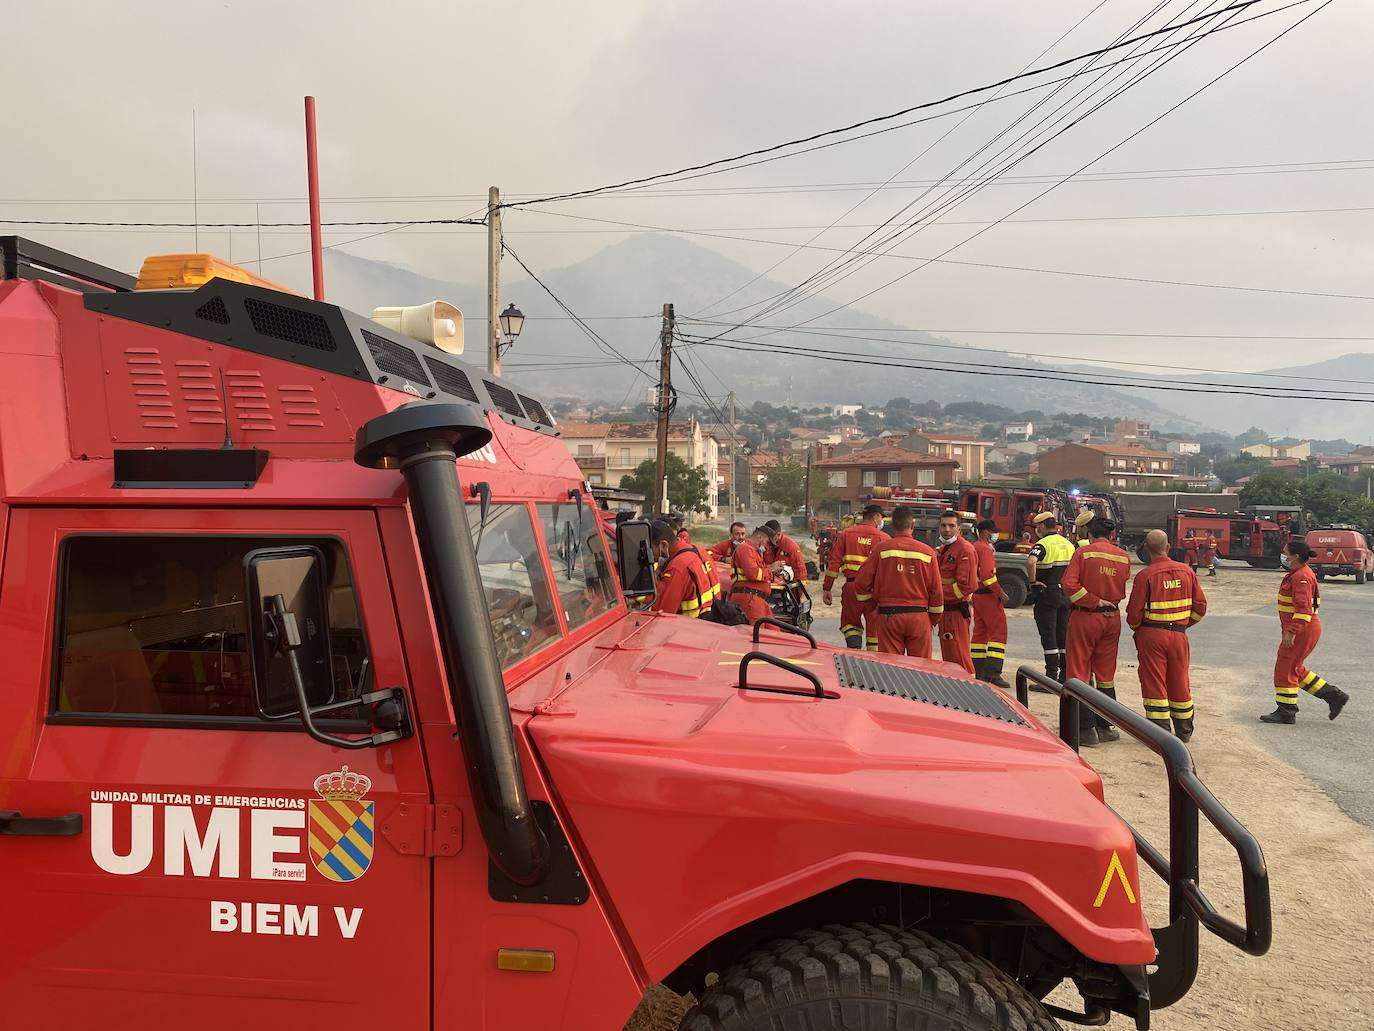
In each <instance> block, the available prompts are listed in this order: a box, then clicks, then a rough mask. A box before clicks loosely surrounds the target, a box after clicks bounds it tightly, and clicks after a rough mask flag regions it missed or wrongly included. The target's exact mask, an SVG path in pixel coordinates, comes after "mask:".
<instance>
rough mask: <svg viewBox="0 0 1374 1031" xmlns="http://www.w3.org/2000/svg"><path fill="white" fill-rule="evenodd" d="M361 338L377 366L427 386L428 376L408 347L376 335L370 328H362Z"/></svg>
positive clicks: (389, 372)
mask: <svg viewBox="0 0 1374 1031" xmlns="http://www.w3.org/2000/svg"><path fill="white" fill-rule="evenodd" d="M362 333H363V340H364V341H366V342H367V349H368V351H370V352H371V353H372V360H373V361H374V362H376V363H377V368H379V369H381V370H382V371H383V372H385V373H388V374H389V375H392V376H404V377H405V378H406V379H408V380H410V381H411V382H412V383H418V384H421V385H422V386H426V387H427V386H429V377H428V376H426V375H425V370H424V368H423V367H422V366H421V365H420V358H419V356H418V355H417V354H416V353H415V352H414V351H412V350H411V349H410V348H409V347H405V346H404V345H402V344H398V343H396V342H395V341H394V340H388V339H387V338H386V337H383V336H378V335H377V334H376V333H373V332H371V331H370V330H366V329H365V330H363V331H362Z"/></svg>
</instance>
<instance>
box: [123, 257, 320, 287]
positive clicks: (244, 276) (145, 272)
mask: <svg viewBox="0 0 1374 1031" xmlns="http://www.w3.org/2000/svg"><path fill="white" fill-rule="evenodd" d="M212 279H232V280H233V281H234V282H236V283H248V284H249V285H251V286H263V287H266V288H267V289H269V290H276V291H278V292H280V293H286V294H294V293H295V292H296V291H294V290H289V289H287V288H286V287H284V286H282V285H280V284H279V283H274V282H272V281H271V280H270V279H263V278H262V277H261V276H255V275H253V273H251V272H249V271H248V270H247V269H244V268H240V267H239V266H237V265H231V264H230V263H229V262H227V261H224V260H223V259H220V258H216V257H215V256H214V255H213V254H154V255H153V256H151V257H148V258H145V259H143V267H142V268H141V269H139V270H138V285H137V286H135V287H134V289H135V290H194V289H195V288H196V287H198V286H204V285H205V284H206V283H208V282H210V280H212Z"/></svg>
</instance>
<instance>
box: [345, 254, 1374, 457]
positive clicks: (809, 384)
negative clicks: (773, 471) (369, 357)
mask: <svg viewBox="0 0 1374 1031" xmlns="http://www.w3.org/2000/svg"><path fill="white" fill-rule="evenodd" d="M325 255H326V265H327V268H328V276H329V282H330V296H331V299H336V300H339V301H340V302H341V303H343V304H344V305H345V306H346V307H350V308H353V309H355V310H358V311H361V312H364V313H365V312H369V311H371V310H372V308H373V307H376V306H380V305H384V304H420V303H424V302H426V301H430V300H434V299H435V298H442V299H444V300H448V301H451V302H453V303H454V304H456V305H457V306H458V307H459V308H460V309H461V310H462V311H463V312H464V313H465V315H467V316H469V317H468V318H467V322H468V326H467V340H468V346H469V347H470V348H472V351H470V352H469V356H470V358H471V359H472V360H474V361H476V362H477V363H479V364H481V363H482V360H483V356H482V355H481V353H480V351H481V350H482V346H483V343H482V342H483V340H484V339H485V337H484V329H485V317H484V310H485V304H486V299H485V287H484V286H483V285H479V284H472V283H463V282H459V281H449V280H442V279H437V278H434V277H431V276H426V275H423V274H421V273H418V272H415V271H413V270H410V269H407V268H404V267H403V266H400V265H395V264H391V263H386V262H378V261H373V260H371V259H366V258H360V257H357V256H354V255H350V254H347V253H344V252H340V251H326V252H325ZM513 265H514V263H513V262H510V261H508V262H506V265H505V269H504V270H503V271H504V272H505V273H506V275H505V276H504V277H503V278H504V282H503V291H502V293H503V297H502V303H503V304H505V303H509V302H511V301H515V303H516V304H517V305H518V307H520V308H521V309H522V310H523V311H524V313H525V315H526V317H527V321H526V323H525V329H524V332H523V334H522V335H521V337H520V339H519V340H518V341H517V342H516V345H515V347H514V348H512V349H511V351H510V352H508V353H507V355H506V359H505V361H506V366H507V370H508V372H507V374H508V375H510V376H511V377H512V378H515V379H518V380H520V381H521V382H523V383H528V384H529V385H530V386H531V388H532V389H538V390H540V391H542V392H544V393H545V394H546V395H547V396H548V397H550V398H552V399H580V400H596V399H604V400H609V401H617V400H619V399H621V398H623V397H625V396H627V394H630V395H632V396H635V397H636V398H637V397H639V396H640V395H637V394H634V388H633V387H631V389H630V391H628V392H627V390H626V387H627V386H630V384H629V380H628V379H627V377H626V376H625V375H624V374H623V371H622V370H621V369H620V368H617V367H615V366H611V365H606V366H596V367H587V363H588V362H590V361H595V362H601V361H609V360H611V357H612V356H611V355H610V354H609V352H607V351H606V349H605V348H604V347H603V346H602V345H601V344H600V343H597V342H594V341H593V340H591V339H589V338H588V336H586V335H584V334H583V333H582V332H581V331H580V330H579V329H577V328H576V327H575V326H574V324H573V323H572V322H571V321H570V320H567V319H566V317H565V316H564V313H563V312H562V311H561V310H560V309H559V307H558V306H557V305H556V303H555V302H554V301H552V300H551V299H550V298H549V297H548V295H547V294H545V293H544V291H543V290H542V289H540V287H539V286H538V285H537V284H536V283H534V282H532V281H530V280H529V279H528V278H525V277H523V276H522V275H518V274H513V273H512V272H511V268H512V266H513ZM517 268H518V266H517ZM539 275H540V278H541V279H542V280H543V281H544V282H545V283H546V284H547V285H548V287H549V289H550V290H552V291H553V292H554V293H555V294H557V295H558V296H559V297H560V298H561V299H562V300H563V301H564V302H565V303H566V304H567V305H568V306H569V308H571V309H572V310H573V311H575V312H577V313H579V315H582V316H583V317H584V318H587V319H588V321H589V324H590V325H591V326H592V327H593V328H594V329H595V330H596V332H597V333H598V334H599V335H600V336H601V337H602V338H603V339H604V340H605V342H606V344H608V345H610V346H611V347H612V348H614V349H615V350H616V351H619V352H620V353H621V354H623V355H624V356H625V357H626V358H628V359H629V360H631V361H638V362H641V363H642V364H641V365H640V368H642V369H645V370H647V372H646V374H645V375H644V376H643V378H642V382H643V384H644V386H645V388H646V390H647V389H648V388H649V386H650V385H651V383H652V382H653V380H654V378H656V365H655V360H656V358H657V355H658V334H659V325H660V318H659V314H658V312H659V309H660V308H661V305H662V303H663V300H672V301H673V302H674V304H675V307H676V312H677V316H678V319H679V325H680V331H681V332H683V333H684V334H685V335H686V338H687V339H686V340H685V341H683V342H681V343H679V344H678V346H677V347H676V348H675V351H674V353H675V357H676V358H677V364H678V365H679V366H680V370H681V371H682V372H683V373H684V375H683V376H682V377H681V378H679V380H678V388H679V391H680V392H682V393H683V394H684V395H686V396H690V395H693V394H696V393H698V389H697V387H696V385H695V383H694V382H693V376H694V377H695V382H696V383H699V384H700V389H701V391H704V392H705V393H707V394H710V395H711V396H712V398H713V400H715V401H717V402H719V400H720V398H722V397H723V396H724V394H725V393H726V392H727V390H729V389H734V390H735V391H736V394H737V396H738V397H739V399H740V400H741V401H742V402H744V403H748V402H749V401H752V400H766V401H770V402H772V403H775V404H777V403H783V402H786V401H788V400H791V401H796V402H807V401H810V402H816V403H863V404H881V403H883V402H885V401H887V400H888V399H889V398H892V397H896V396H905V397H908V398H910V399H911V400H913V401H923V400H930V399H934V400H939V401H942V402H946V403H948V402H953V401H986V402H990V403H993V404H1000V405H1004V406H1006V407H1009V408H1013V409H1015V410H1018V411H1024V410H1029V409H1039V410H1042V411H1045V412H1047V413H1053V412H1060V411H1069V412H1083V413H1085V414H1089V415H1099V416H1111V415H1115V416H1122V417H1126V416H1133V417H1137V418H1143V419H1148V420H1150V421H1153V422H1155V423H1156V424H1157V425H1158V426H1159V427H1160V428H1162V429H1172V430H1175V431H1178V432H1199V431H1202V430H1205V429H1208V428H1218V429H1224V430H1228V431H1230V432H1240V431H1241V430H1244V429H1246V428H1248V427H1249V426H1253V425H1260V426H1262V427H1263V428H1264V429H1265V430H1267V431H1268V432H1270V433H1273V434H1275V435H1281V434H1285V433H1287V434H1295V435H1300V436H1324V437H1341V436H1345V437H1351V436H1352V433H1353V434H1354V435H1355V436H1361V435H1363V436H1364V437H1365V438H1368V437H1372V436H1374V416H1371V415H1364V414H1363V413H1359V417H1358V418H1354V426H1355V427H1356V428H1357V429H1358V432H1356V430H1355V429H1352V417H1353V413H1351V412H1349V411H1344V412H1340V411H1326V410H1322V409H1318V408H1315V407H1313V406H1312V405H1310V404H1308V405H1303V404H1298V403H1295V402H1293V401H1290V400H1283V401H1270V400H1269V399H1263V398H1251V397H1240V396H1237V397H1230V396H1224V395H1197V394H1179V395H1178V396H1177V397H1174V396H1171V395H1169V394H1166V393H1164V392H1162V391H1161V392H1155V393H1152V392H1150V391H1149V390H1148V389H1142V388H1136V387H1131V386H1121V387H1117V386H1098V385H1091V384H1087V383H1069V382H1065V381H1064V380H1063V379H1062V378H1060V377H1063V376H1064V374H1066V373H1071V374H1076V375H1079V376H1082V375H1084V374H1085V373H1088V374H1093V375H1100V377H1101V378H1107V379H1114V378H1118V377H1119V376H1122V375H1125V373H1124V372H1123V373H1114V372H1113V371H1112V370H1110V369H1096V368H1094V369H1092V370H1087V369H1085V368H1084V367H1083V366H1075V365H1072V364H1064V365H1056V364H1054V363H1050V362H1044V361H1038V360H1035V359H1031V358H1025V357H1013V356H1012V355H1011V354H1010V353H1008V352H1006V351H1001V350H993V349H990V348H974V349H964V348H965V347H966V345H963V344H962V343H960V342H959V341H957V340H951V339H948V338H945V337H939V336H933V335H931V334H927V333H921V332H918V331H912V330H907V329H906V328H905V327H903V326H901V325H900V324H899V323H896V322H893V321H891V320H888V319H883V318H880V317H878V316H875V315H872V314H870V313H868V312H865V311H863V310H862V309H858V308H851V307H840V308H838V309H837V310H835V311H834V312H833V313H832V312H831V309H832V308H836V305H835V304H834V303H833V302H830V301H828V300H827V299H825V298H824V297H814V298H808V299H807V300H805V301H802V302H801V303H799V304H797V305H796V306H795V307H794V308H792V309H790V310H789V312H788V314H787V316H786V317H787V319H788V321H789V322H792V323H801V322H804V321H807V320H814V321H811V322H809V323H808V325H807V326H806V329H807V330H812V331H823V330H825V329H827V328H832V329H833V328H834V327H844V328H845V330H846V333H847V334H848V333H852V331H856V330H857V331H858V332H857V334H854V335H858V336H860V337H861V336H862V335H863V332H864V331H865V330H874V331H879V330H897V329H900V330H903V333H904V337H905V339H904V340H903V341H885V340H864V339H860V340H854V341H853V343H852V344H851V343H848V342H846V341H843V340H837V339H836V338H834V337H826V336H820V335H816V332H809V333H808V332H803V331H797V332H788V331H778V332H776V333H769V334H766V335H763V336H760V337H759V338H758V343H757V344H756V345H754V347H757V348H758V350H755V349H754V348H753V347H746V346H743V345H741V344H740V343H738V342H737V341H738V340H740V339H745V338H746V337H747V335H748V334H752V333H757V332H758V330H756V329H755V330H748V331H738V330H737V331H733V332H731V333H730V334H729V336H730V338H731V339H728V340H719V341H710V342H709V343H697V342H693V341H694V340H697V339H706V340H709V338H710V337H711V336H712V335H713V334H716V333H719V332H720V330H721V328H722V327H715V326H710V325H704V324H702V323H700V322H697V321H695V319H694V316H695V315H697V313H699V312H701V311H702V310H703V309H707V310H710V309H712V308H715V307H719V305H720V303H721V301H722V300H725V299H726V296H727V295H731V296H729V297H728V304H729V306H730V308H739V309H744V310H751V309H752V308H753V307H754V306H755V305H758V304H759V303H761V302H763V301H764V300H765V299H768V298H771V297H773V296H775V295H777V294H779V293H780V292H782V291H784V290H786V289H788V288H787V286H786V285H785V284H782V283H779V282H776V281H773V280H769V279H767V278H766V277H760V278H758V279H757V281H755V282H750V280H753V279H754V278H755V273H754V272H753V271H752V270H750V269H749V268H747V267H746V266H744V265H741V264H739V263H737V262H735V261H732V260H731V259H728V258H726V257H724V256H722V255H720V254H718V253H716V252H715V251H712V250H710V249H709V248H707V247H703V246H701V245H700V244H697V243H695V242H691V241H686V240H683V239H681V238H680V237H674V236H668V235H662V234H646V235H643V236H636V237H630V238H627V239H625V240H622V241H619V242H617V243H615V244H612V245H610V246H608V247H606V248H603V249H602V250H600V251H598V252H596V253H595V254H593V255H591V256H589V257H588V258H585V259H583V260H581V261H578V262H574V263H572V264H569V265H564V266H561V267H555V268H551V269H549V270H547V271H544V270H540V272H539ZM741 283H747V284H748V285H747V286H746V287H744V288H743V289H741V288H740V284H741ZM636 309H639V311H638V312H637V311H636ZM727 310H728V309H727ZM712 321H719V320H715V319H713V320H712ZM1080 343H1081V341H1080ZM769 344H773V345H774V347H773V349H772V350H771V351H768V350H764V348H766V347H767V346H768V345H769ZM796 348H807V349H810V350H811V351H813V352H817V353H819V354H820V355H823V356H826V357H814V358H813V357H811V356H807V355H803V354H799V353H798V352H797V351H796V350H795V349H796ZM975 352H976V353H975ZM828 356H834V357H858V358H860V359H861V360H862V359H864V358H866V359H868V360H871V361H874V362H878V363H883V362H895V363H901V366H900V367H893V366H892V365H883V364H872V365H870V364H851V363H849V362H844V363H841V362H838V361H835V360H833V357H828ZM964 358H967V359H969V361H970V364H973V363H976V364H977V365H978V366H979V368H977V369H974V368H969V369H968V370H966V371H950V369H949V368H948V367H949V366H952V365H957V364H959V363H960V362H961V361H962V360H963V359H964ZM921 362H929V363H931V364H930V366H929V367H924V368H923V367H920V365H919V363H921ZM908 363H911V364H908ZM1319 367H1329V368H1330V370H1331V371H1330V372H1329V375H1330V377H1331V378H1333V379H1344V381H1345V382H1349V373H1350V372H1352V371H1358V372H1360V373H1361V375H1360V376H1359V377H1358V378H1365V379H1368V380H1370V381H1371V382H1374V355H1371V354H1360V353H1358V352H1352V353H1351V354H1348V355H1345V356H1342V357H1340V358H1334V359H1328V360H1326V361H1324V362H1320V363H1317V365H1316V366H1302V367H1295V368H1289V369H1276V370H1272V371H1269V370H1266V372H1265V373H1263V374H1261V375H1262V376H1281V375H1282V376H1287V375H1296V376H1301V375H1304V374H1309V375H1317V374H1318V373H1314V372H1312V369H1314V368H1319ZM689 371H690V373H691V375H685V374H686V373H687V372H689ZM648 372H653V373H654V374H655V375H654V377H650V376H649V375H648V374H647V373H648ZM1130 375H1131V376H1133V377H1135V376H1140V375H1142V374H1140V373H1131V374H1130ZM1251 375H1252V376H1253V374H1251ZM1041 377H1044V378H1041ZM1241 377H1242V374H1239V373H1237V374H1236V375H1235V376H1233V377H1228V378H1225V379H1223V378H1222V377H1216V376H1205V375H1201V374H1199V375H1195V376H1190V377H1189V378H1190V379H1192V380H1199V381H1203V380H1205V381H1210V382H1220V381H1226V382H1231V381H1235V380H1238V379H1241ZM1152 378H1158V379H1160V380H1161V381H1166V380H1168V379H1169V377H1165V376H1160V377H1152ZM1247 382H1254V381H1253V380H1249V381H1247ZM1265 385H1266V384H1265V382H1264V381H1261V382H1260V383H1258V384H1257V386H1258V387H1260V388H1263V387H1264V386H1265ZM1274 385H1277V384H1272V383H1270V384H1268V386H1270V387H1272V386H1274ZM1289 385H1296V381H1295V383H1294V384H1289ZM1332 386H1333V387H1334V386H1335V384H1332ZM1312 392H1313V393H1329V392H1330V391H1323V390H1313V391H1312ZM1203 398H1205V400H1203ZM1204 406H1205V413H1206V414H1205V416H1201V417H1199V415H1200V412H1201V411H1202V410H1203V409H1204ZM1333 407H1334V408H1337V409H1348V408H1350V407H1352V406H1349V405H1338V406H1333ZM1371 412H1372V413H1374V409H1371Z"/></svg>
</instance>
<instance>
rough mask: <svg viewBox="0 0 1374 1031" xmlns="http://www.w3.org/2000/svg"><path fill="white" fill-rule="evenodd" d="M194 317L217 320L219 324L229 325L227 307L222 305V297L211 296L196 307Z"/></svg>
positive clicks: (208, 320) (211, 320)
mask: <svg viewBox="0 0 1374 1031" xmlns="http://www.w3.org/2000/svg"><path fill="white" fill-rule="evenodd" d="M196 318H198V319H204V320H205V321H206V322H217V323H219V324H220V325H221V326H227V325H229V309H228V308H226V307H225V306H224V298H223V297H211V298H210V299H209V300H208V301H206V302H205V303H204V304H202V305H201V306H200V307H199V308H197V309H196Z"/></svg>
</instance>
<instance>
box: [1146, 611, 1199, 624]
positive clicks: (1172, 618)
mask: <svg viewBox="0 0 1374 1031" xmlns="http://www.w3.org/2000/svg"><path fill="white" fill-rule="evenodd" d="M1145 618H1146V619H1148V620H1149V621H1150V622H1151V623H1182V622H1184V621H1185V620H1187V619H1188V618H1189V616H1188V613H1186V612H1161V613H1158V614H1156V613H1153V612H1147V613H1145Z"/></svg>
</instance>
